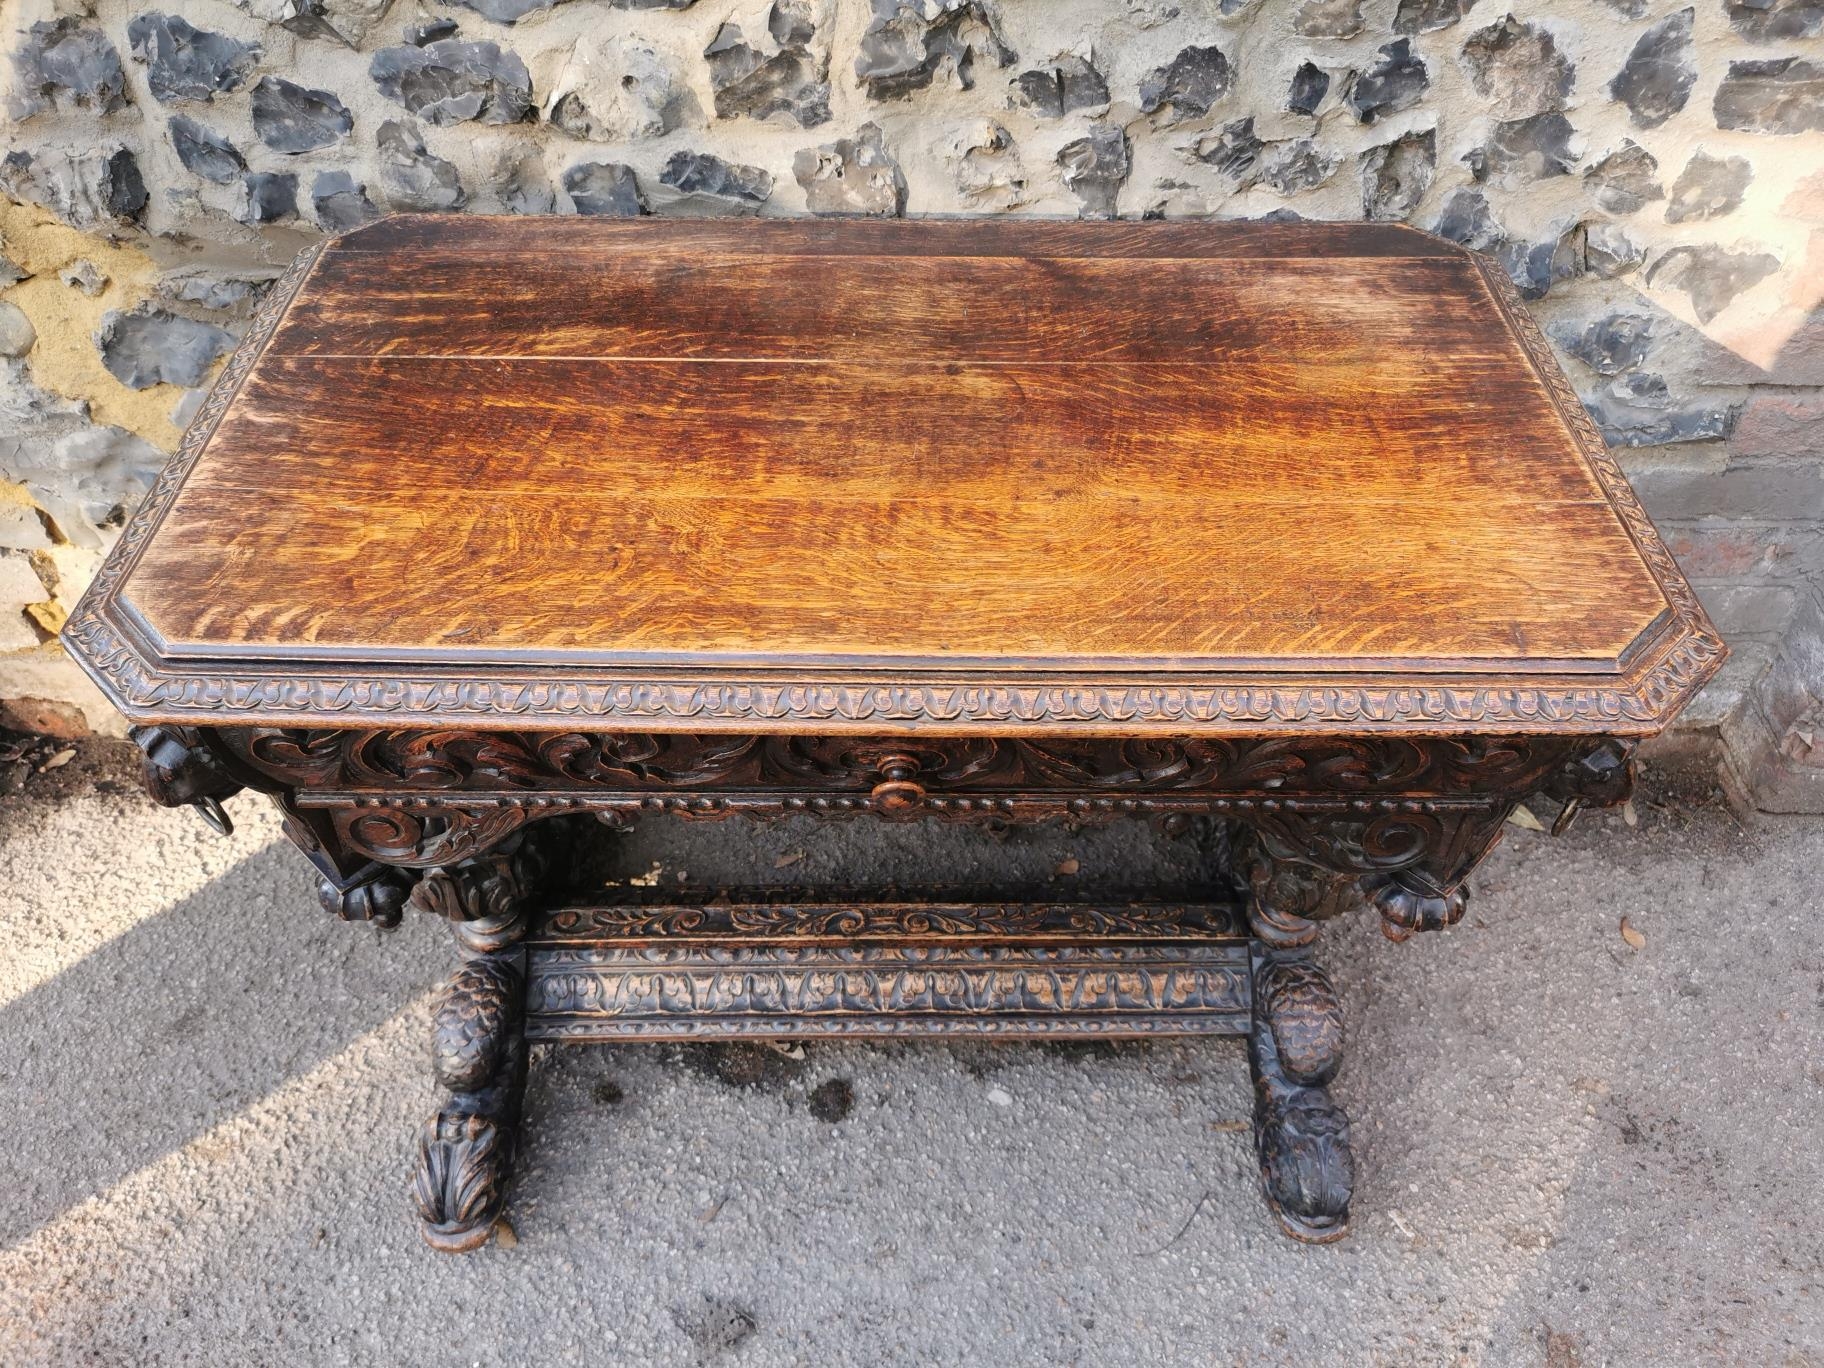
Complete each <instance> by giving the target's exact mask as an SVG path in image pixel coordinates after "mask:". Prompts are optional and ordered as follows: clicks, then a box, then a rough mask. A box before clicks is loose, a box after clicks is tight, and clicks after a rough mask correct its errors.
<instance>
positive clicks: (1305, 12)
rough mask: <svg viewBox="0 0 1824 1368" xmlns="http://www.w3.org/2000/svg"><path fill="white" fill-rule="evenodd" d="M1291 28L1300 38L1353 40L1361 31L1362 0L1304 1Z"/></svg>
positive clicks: (1294, 17)
mask: <svg viewBox="0 0 1824 1368" xmlns="http://www.w3.org/2000/svg"><path fill="white" fill-rule="evenodd" d="M1292 27H1293V29H1294V30H1296V31H1297V33H1298V35H1299V37H1301V38H1353V37H1355V35H1356V34H1358V33H1360V32H1361V31H1362V0H1304V3H1303V4H1302V5H1300V6H1299V7H1298V13H1297V14H1296V15H1295V16H1293V19H1292Z"/></svg>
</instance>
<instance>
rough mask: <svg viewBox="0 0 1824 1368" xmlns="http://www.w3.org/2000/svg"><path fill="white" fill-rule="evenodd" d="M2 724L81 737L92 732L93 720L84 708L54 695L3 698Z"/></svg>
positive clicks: (64, 738)
mask: <svg viewBox="0 0 1824 1368" xmlns="http://www.w3.org/2000/svg"><path fill="white" fill-rule="evenodd" d="M0 727H6V728H8V729H9V730H11V731H17V732H29V733H31V734H32V735H33V736H49V737H52V738H54V739H56V740H58V741H80V740H81V739H82V738H83V737H85V736H87V735H88V734H89V721H88V719H87V718H86V717H84V716H83V715H82V709H81V708H78V707H76V706H75V705H74V704H72V703H59V702H57V701H56V700H55V699H51V698H9V699H4V700H0Z"/></svg>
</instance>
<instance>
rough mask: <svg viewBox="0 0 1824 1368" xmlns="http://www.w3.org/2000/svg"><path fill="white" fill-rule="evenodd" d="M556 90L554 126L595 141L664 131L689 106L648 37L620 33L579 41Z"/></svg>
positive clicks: (551, 118) (622, 139)
mask: <svg viewBox="0 0 1824 1368" xmlns="http://www.w3.org/2000/svg"><path fill="white" fill-rule="evenodd" d="M566 86H567V87H568V88H567V89H566V88H565V87H566ZM553 95H554V98H553V99H552V101H551V107H550V112H549V114H548V115H547V116H546V117H547V118H548V120H549V121H550V123H551V126H552V127H553V128H557V129H561V130H562V131H563V132H565V133H568V134H569V135H570V136H571V137H573V138H584V139H587V140H588V141H590V142H629V141H631V140H633V139H635V138H657V137H661V136H663V135H664V134H666V133H669V132H670V131H671V130H672V129H674V128H676V127H677V126H678V123H679V120H680V118H681V117H682V112H683V111H682V104H683V92H681V91H680V90H679V89H678V87H677V86H675V85H674V84H673V83H672V78H671V68H670V67H668V66H666V64H665V61H664V59H663V58H661V57H660V56H659V54H658V53H657V52H655V51H653V50H652V49H651V48H650V47H647V46H646V45H645V44H644V43H635V42H627V41H623V40H620V39H609V40H608V41H607V42H604V43H600V44H590V45H583V44H579V45H578V46H577V48H576V49H575V50H574V51H573V52H572V53H571V56H570V61H569V63H568V64H567V65H566V66H565V68H564V78H563V79H562V80H560V82H559V85H558V88H557V90H555V91H554V92H553Z"/></svg>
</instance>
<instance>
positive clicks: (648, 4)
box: [608, 0, 697, 10]
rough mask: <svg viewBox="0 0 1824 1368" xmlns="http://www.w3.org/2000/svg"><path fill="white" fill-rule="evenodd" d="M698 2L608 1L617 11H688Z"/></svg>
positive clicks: (695, 0)
mask: <svg viewBox="0 0 1824 1368" xmlns="http://www.w3.org/2000/svg"><path fill="white" fill-rule="evenodd" d="M696 2H697V0H608V3H609V4H610V5H611V6H613V7H614V8H615V9H622V10H686V9H689V8H690V7H691V6H692V5H694V4H696Z"/></svg>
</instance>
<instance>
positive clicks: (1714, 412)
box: [0, 0, 1824, 774]
mask: <svg viewBox="0 0 1824 1368" xmlns="http://www.w3.org/2000/svg"><path fill="white" fill-rule="evenodd" d="M0 22H4V23H5V25H6V27H5V29H4V30H0V83H3V84H0V104H3V106H4V111H5V116H6V121H7V122H6V134H5V139H4V144H3V146H0V477H3V478H4V481H5V483H4V484H0V652H10V653H11V654H9V655H5V656H3V657H0V697H5V696H8V695H9V694H12V695H17V694H21V693H37V694H41V695H45V696H48V697H51V698H61V699H67V700H77V701H82V702H84V703H86V704H88V705H90V706H91V707H92V705H93V696H92V695H90V694H85V693H84V692H83V689H82V686H81V684H80V683H79V682H78V681H77V680H76V679H75V677H74V674H73V671H71V670H70V669H69V668H68V662H67V661H62V660H61V659H60V658H59V656H58V653H57V649H56V647H55V646H54V644H52V642H51V640H50V637H51V634H52V633H53V632H54V631H55V628H56V627H57V625H58V624H59V622H60V621H61V618H62V616H63V615H64V613H65V612H66V611H67V609H68V607H69V606H70V605H71V603H73V601H74V598H75V596H76V594H77V593H79V592H80V589H81V587H82V585H83V584H84V583H85V582H86V580H87V578H88V576H89V574H91V573H92V570H93V567H94V565H95V562H96V559H97V557H98V555H99V554H100V552H101V551H102V550H103V549H104V548H105V547H106V545H107V544H108V543H109V541H110V540H111V538H112V537H113V536H114V535H115V534H116V532H117V529H118V527H119V525H120V522H121V519H122V517H123V516H124V513H125V512H126V511H127V510H129V509H130V508H131V507H132V505H133V504H134V502H135V501H136V500H137V499H138V497H139V496H140V493H141V491H142V490H143V489H144V487H145V484H146V481H147V479H148V477H149V475H150V473H151V472H152V470H153V469H154V468H155V467H156V465H157V464H158V462H159V461H160V460H161V459H162V458H163V456H164V455H165V454H166V453H167V452H168V451H169V450H170V449H171V448H172V447H173V445H174V444H175V442H176V439H177V437H178V434H179V432H180V430H181V427H182V425H183V423H184V421H185V420H186V418H187V416H188V414H189V413H190V412H192V411H193V410H194V408H195V405H196V404H197V402H198V401H199V397H200V394H201V389H202V387H203V386H205V385H206V384H207V383H208V381H209V379H210V377H211V376H212V375H213V373H214V371H215V370H216V368H217V367H219V365H220V364H221V359H222V357H223V356H224V355H225V354H226V352H227V351H228V350H229V349H230V348H231V346H232V344H233V340H234V338H235V337H236V336H237V335H238V334H239V332H240V331H241V330H242V328H243V327H244V326H245V322H246V319H247V317H248V315H249V313H250V312H251V310H252V308H253V307H254V305H255V304H256V303H257V301H258V299H259V297H260V295H261V293H262V292H263V291H264V290H265V289H266V288H267V287H268V284H269V282H270V281H271V280H272V278H273V277H274V276H275V275H276V274H277V273H278V271H279V270H280V269H281V268H282V267H283V265H284V264H285V262H286V261H287V260H288V259H289V258H290V257H291V255H292V254H293V253H294V252H295V251H296V250H297V249H298V248H299V247H301V246H302V245H304V244H305V243H307V242H309V241H311V240H312V239H314V238H316V237H317V236H319V235H321V234H324V233H332V232H338V231H342V230H345V229H348V228H351V227H355V226H357V225H359V224H361V223H364V222H367V221H369V220H371V219H373V218H375V217H377V216H378V215H380V214H382V213H385V212H395V211H404V212H410V211H417V210H466V211H473V212H484V213H522V214H545V213H557V214H572V213H581V214H617V215H632V214H660V215H665V214H691V215H698V214H727V215H751V214H766V215H789V214H805V213H810V214H845V213H846V214H882V215H893V214H957V213H969V214H1035V215H1071V214H1080V215H1085V216H1110V215H1118V216H1121V217H1124V218H1149V217H1191V216H1200V215H1207V216H1214V217H1221V218H1232V217H1260V216H1282V217H1289V216H1293V215H1297V216H1302V217H1307V218H1329V219H1338V218H1343V219H1353V218H1372V219H1400V220H1404V221H1407V222H1411V223H1414V224H1416V225H1418V226H1420V227H1423V228H1427V229H1430V230H1432V231H1435V232H1439V233H1442V234H1444V235H1446V236H1448V237H1451V238H1454V239H1456V240H1457V241H1459V242H1463V243H1466V244H1468V245H1469V246H1472V247H1474V248H1476V249H1478V250H1481V251H1485V252H1488V253H1490V254H1492V255H1493V256H1494V257H1495V258H1496V259H1497V260H1498V261H1499V262H1500V263H1501V265H1502V266H1503V267H1504V268H1505V269H1506V270H1507V271H1508V272H1509V273H1510V274H1511V275H1512V276H1513V278H1514V280H1515V281H1516V282H1517V283H1518V285H1519V286H1520V289H1521V291H1522V292H1523V293H1524V295H1525V296H1526V298H1527V299H1529V300H1530V301H1532V307H1534V308H1535V309H1536V310H1537V311H1538V314H1539V316H1540V318H1541V320H1542V322H1543V323H1544V325H1545V327H1546V330H1547V332H1548V334H1549V335H1550V337H1551V338H1552V339H1553V340H1554V342H1555V344H1556V345H1557V347H1558V348H1559V351H1560V354H1561V356H1562V357H1563V359H1564V361H1565V363H1566V365H1567V368H1568V369H1569V371H1570V373H1571V375H1572V377H1573V378H1574V379H1575V381H1576V382H1577V384H1578V386H1579V388H1580V390H1581V391H1582V393H1583V395H1584V397H1585V402H1586V403H1587V404H1588V406H1589V408H1590V411H1591V412H1592V413H1593V414H1594V415H1595V417H1596V420H1597V422H1598V423H1599V424H1600V426H1601V427H1602V430H1603V431H1604V433H1605V434H1606V436H1607V437H1608V440H1609V441H1610V442H1611V444H1613V445H1614V446H1615V447H1616V448H1617V449H1618V450H1619V452H1620V454H1621V457H1622V460H1623V463H1624V465H1625V466H1626V467H1627V468H1628V470H1629V472H1630V474H1631V475H1632V476H1633V478H1634V479H1635V481H1636V483H1637V485H1638V487H1639V488H1640V491H1641V494H1642V496H1643V498H1644V499H1645V500H1646V502H1647V505H1648V507H1649V509H1650V510H1651V511H1652V512H1653V514H1654V516H1655V517H1656V518H1657V519H1658V520H1659V522H1660V525H1661V526H1662V528H1663V529H1664V530H1665V531H1666V533H1667V535H1668V538H1669V540H1670V541H1671V543H1672V545H1673V547H1674V549H1675V550H1676V552H1677V553H1678V554H1679V556H1680V558H1681V559H1682V560H1683V562H1684V563H1685V565H1686V566H1687V568H1688V570H1689V571H1690V573H1691V575H1692V577H1693V578H1694V580H1695V581H1696V582H1697V583H1698V585H1699V586H1700V590H1701V592H1702V593H1703V594H1704V596H1705V599H1706V601H1707V602H1708V603H1709V605H1710V608H1711V611H1712V612H1713V613H1714V615H1715V616H1716V618H1717V620H1718V622H1719V624H1720V625H1721V626H1722V628H1723V629H1724V631H1725V633H1726V635H1728V636H1729V638H1730V639H1731V642H1732V644H1733V645H1734V646H1735V648H1736V652H1737V654H1736V658H1735V660H1734V661H1733V662H1732V664H1731V665H1730V666H1729V668H1728V670H1727V671H1726V672H1725V674H1724V676H1723V677H1722V678H1721V679H1720V680H1719V681H1718V682H1717V684H1716V685H1715V686H1713V687H1712V689H1711V690H1710V691H1709V692H1708V694H1707V695H1706V697H1705V698H1704V700H1702V701H1701V703H1700V704H1699V706H1698V707H1697V708H1695V709H1694V710H1693V712H1692V713H1691V714H1690V715H1689V721H1690V723H1691V724H1692V725H1696V726H1700V727H1715V726H1718V725H1719V724H1725V725H1726V728H1727V727H1733V728H1734V729H1735V730H1734V731H1733V732H1732V733H1731V734H1732V735H1734V736H1736V737H1737V739H1738V741H1739V742H1740V748H1741V749H1743V753H1744V754H1746V753H1747V750H1749V749H1752V748H1753V747H1754V746H1757V745H1758V746H1761V747H1762V749H1766V748H1767V747H1769V746H1771V747H1773V751H1774V752H1775V753H1777V754H1778V756H1779V757H1781V759H1780V763H1781V764H1786V765H1788V766H1789V767H1793V766H1796V767H1797V768H1796V769H1795V770H1794V772H1795V773H1800V774H1807V773H1809V771H1808V770H1807V769H1806V767H1807V766H1813V765H1814V762H1818V761H1824V735H1820V736H1818V739H1817V741H1816V745H1817V747H1818V750H1817V751H1813V749H1812V747H1813V745H1814V741H1813V737H1814V735H1817V734H1818V732H1819V730H1820V729H1821V728H1824V712H1821V709H1824V704H1821V703H1820V696H1824V681H1820V680H1819V679H1817V678H1816V677H1814V672H1813V671H1812V669H1811V666H1809V665H1806V664H1804V663H1803V662H1804V661H1806V660H1814V661H1815V660H1816V659H1824V642H1815V643H1812V646H1811V647H1808V646H1807V645H1806V642H1808V641H1810V637H1807V636H1806V633H1807V632H1808V631H1810V630H1811V629H1809V628H1807V627H1806V626H1805V624H1806V623H1808V622H1811V623H1817V622H1824V610H1821V609H1820V589H1819V567H1820V564H1821V562H1824V552H1821V545H1824V530H1821V529H1824V464H1821V461H1820V447H1821V446H1824V442H1821V441H1820V429H1821V426H1824V388H1821V387H1824V317H1821V315H1820V298H1821V296H1824V0H1701V2H1700V3H1695V4H1690V5H1681V4H1676V3H1666V2H1665V0H1563V3H1557V4H1543V3H1528V4H1519V5H1512V6H1509V5H1504V4H1500V3H1495V0H1288V2H1287V3H1276V2H1275V0H1048V2H1047V3H1040V0H1000V2H999V3H994V2H993V0H770V2H768V0H763V2H762V3H757V4H756V3H746V0H735V2H733V3H731V2H730V0H545V2H541V0H438V2H437V3H415V4H412V3H400V2H399V0H185V3H183V4H181V5H179V4H176V3H175V0H167V3H166V4H165V5H164V7H163V8H159V7H155V6H143V5H128V4H124V3H119V0H15V3H13V4H12V5H10V6H8V8H7V10H6V18H5V20H4V21H0ZM1795 633H1796V636H1795ZM1812 635H1813V636H1815V635H1816V633H1815V632H1812ZM1801 637H1803V638H1805V640H1804V641H1800V640H1798V638H1801ZM1795 642H1796V643H1797V644H1796V645H1795ZM1813 647H1815V649H1812V648H1813ZM1808 650H1810V651H1811V654H1809V655H1808V654H1807V652H1808ZM1795 662H1796V663H1795ZM1781 670H1784V671H1785V676H1784V677H1782V678H1780V679H1775V678H1774V676H1777V675H1779V672H1780V671H1781ZM1770 681H1771V682H1770ZM1775 685H1777V687H1775ZM1757 689H1758V690H1760V692H1759V693H1757ZM1776 696H1777V698H1778V699H1780V700H1783V701H1780V702H1775V703H1769V702H1768V701H1767V700H1768V699H1769V698H1773V697H1776ZM95 715H96V717H97V719H99V718H100V717H101V716H102V714H101V713H100V711H99V710H95ZM1751 733H1752V735H1751ZM1764 759H1765V757H1763V760H1764ZM1755 763H1761V762H1755ZM1752 767H1753V766H1752V765H1750V768H1752Z"/></svg>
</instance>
